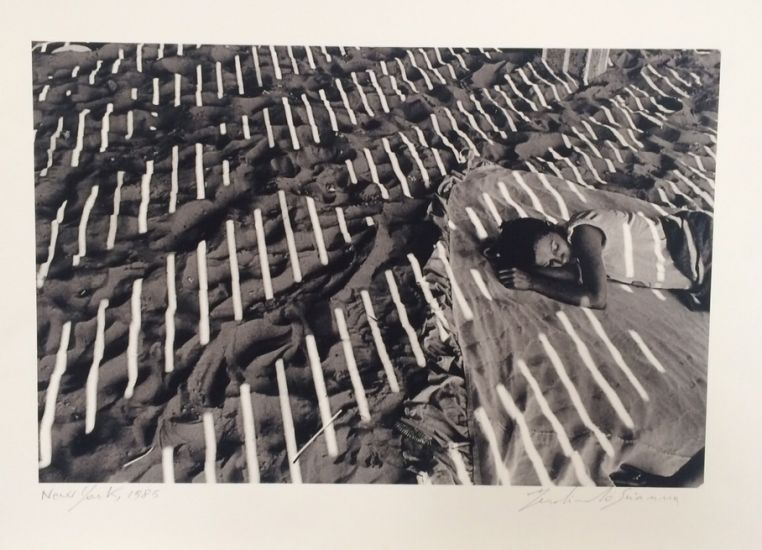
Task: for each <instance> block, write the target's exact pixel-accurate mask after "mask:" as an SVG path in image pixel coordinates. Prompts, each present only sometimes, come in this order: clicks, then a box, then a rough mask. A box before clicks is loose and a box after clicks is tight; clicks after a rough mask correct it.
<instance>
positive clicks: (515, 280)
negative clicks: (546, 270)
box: [497, 267, 532, 290]
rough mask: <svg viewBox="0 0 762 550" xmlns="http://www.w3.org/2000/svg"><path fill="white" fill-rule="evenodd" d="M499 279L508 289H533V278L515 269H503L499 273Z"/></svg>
mask: <svg viewBox="0 0 762 550" xmlns="http://www.w3.org/2000/svg"><path fill="white" fill-rule="evenodd" d="M497 278H498V279H499V280H500V282H501V283H503V285H504V286H506V287H508V288H514V289H516V290H531V289H532V276H531V275H529V273H526V272H524V271H521V270H520V269H516V268H515V267H512V268H509V269H501V270H500V271H498V272H497Z"/></svg>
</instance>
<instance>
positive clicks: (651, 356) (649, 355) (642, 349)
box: [627, 329, 667, 374]
mask: <svg viewBox="0 0 762 550" xmlns="http://www.w3.org/2000/svg"><path fill="white" fill-rule="evenodd" d="M627 332H628V333H629V335H630V337H631V338H632V339H633V340H634V341H635V344H636V345H637V346H638V349H640V352H641V353H642V354H643V356H644V357H645V358H646V359H647V360H648V362H649V363H651V365H653V367H654V368H655V369H656V370H658V371H659V372H661V373H662V374H663V373H666V372H667V370H666V369H665V368H664V366H663V365H662V364H661V361H659V360H658V359H657V358H656V356H655V355H654V354H653V352H652V351H651V349H650V348H649V347H648V346H647V345H646V343H645V342H644V341H643V338H642V337H641V336H640V334H638V333H637V332H635V331H634V330H632V329H630V330H628V331H627Z"/></svg>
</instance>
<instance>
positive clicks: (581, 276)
mask: <svg viewBox="0 0 762 550" xmlns="http://www.w3.org/2000/svg"><path fill="white" fill-rule="evenodd" d="M712 221H713V220H712V216H711V214H708V213H707V212H703V211H693V210H683V211H678V212H676V213H675V214H671V215H666V216H659V217H655V218H649V217H647V216H645V215H643V214H642V213H640V212H637V213H636V212H625V211H621V210H586V211H582V212H578V213H577V214H575V215H573V216H572V217H571V218H570V219H569V221H568V222H567V223H565V224H563V225H555V224H553V223H550V222H546V221H543V220H539V219H535V218H518V219H514V220H510V221H507V222H504V223H503V224H502V225H501V227H500V233H499V235H498V236H497V238H496V239H494V241H493V242H492V243H491V244H490V245H489V246H488V247H487V248H486V249H485V251H484V255H485V256H486V257H487V258H489V259H490V260H491V262H492V265H493V267H494V268H495V271H496V272H497V276H498V279H499V280H500V282H501V283H503V285H505V286H506V287H508V288H512V289H516V290H533V291H535V292H539V293H540V294H543V295H544V296H547V297H548V298H552V299H554V300H559V301H561V302H565V303H568V304H572V305H578V306H583V307H589V308H596V309H603V308H605V307H606V298H607V280H609V279H610V280H612V281H616V282H619V283H623V284H628V285H634V286H640V287H648V288H655V289H666V290H680V291H685V292H683V293H681V295H682V296H683V297H684V299H685V301H686V304H687V305H688V306H689V307H691V309H700V310H705V311H708V310H709V294H710V285H711V268H712Z"/></svg>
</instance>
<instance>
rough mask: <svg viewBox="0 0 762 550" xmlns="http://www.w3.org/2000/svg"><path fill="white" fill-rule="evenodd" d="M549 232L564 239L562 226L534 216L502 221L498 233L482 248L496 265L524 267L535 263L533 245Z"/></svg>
mask: <svg viewBox="0 0 762 550" xmlns="http://www.w3.org/2000/svg"><path fill="white" fill-rule="evenodd" d="M550 233H558V234H559V235H561V236H562V237H563V238H564V239H565V238H566V231H565V230H564V228H563V227H561V226H558V225H555V224H553V223H550V222H547V221H544V220H538V219H536V218H517V219H513V220H508V221H507V222H503V223H502V225H501V226H500V233H499V234H498V236H497V237H496V238H495V239H494V240H493V241H492V242H491V243H490V244H489V245H487V248H485V250H484V255H485V256H486V257H487V258H489V259H490V260H491V261H492V262H493V264H494V265H495V266H496V267H500V268H506V267H518V268H522V269H526V268H529V267H533V266H534V265H535V257H534V245H535V243H537V241H538V240H539V239H541V238H542V237H544V236H545V235H548V234H550Z"/></svg>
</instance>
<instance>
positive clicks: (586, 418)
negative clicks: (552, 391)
mask: <svg viewBox="0 0 762 550" xmlns="http://www.w3.org/2000/svg"><path fill="white" fill-rule="evenodd" d="M538 338H539V340H540V343H541V344H542V347H543V348H544V350H545V354H546V355H547V356H548V359H550V363H551V364H552V365H553V368H554V369H555V370H556V374H558V377H559V378H560V379H561V383H562V384H563V386H564V388H565V389H566V392H567V393H568V394H569V398H570V399H571V401H572V404H573V405H574V408H575V409H576V411H577V414H578V415H579V417H580V419H581V420H582V423H583V424H584V425H585V427H586V428H587V429H588V430H590V431H591V432H592V433H593V435H594V436H595V438H596V439H597V440H598V443H599V444H600V445H601V448H602V449H603V450H604V452H605V453H606V454H607V455H608V456H609V457H613V456H614V447H613V446H612V445H611V442H609V440H608V439H606V436H605V435H604V433H603V432H602V431H601V429H600V428H599V427H598V426H596V425H595V423H594V422H593V421H592V419H591V418H590V415H589V414H588V412H587V409H585V405H584V404H583V403H582V398H581V397H580V395H579V392H578V391H577V388H576V387H575V386H574V383H573V382H572V381H571V379H570V378H569V375H568V374H567V372H566V368H565V367H564V364H563V363H562V362H561V358H560V357H559V355H558V352H556V350H555V349H554V348H553V346H552V345H551V343H550V341H549V340H548V337H547V336H545V334H540V335H539V336H538Z"/></svg>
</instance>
